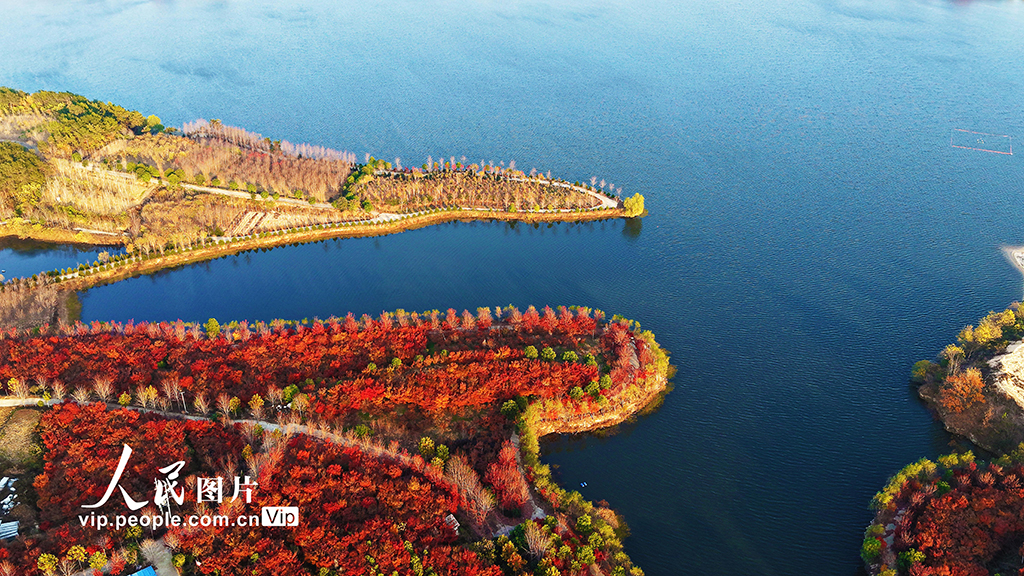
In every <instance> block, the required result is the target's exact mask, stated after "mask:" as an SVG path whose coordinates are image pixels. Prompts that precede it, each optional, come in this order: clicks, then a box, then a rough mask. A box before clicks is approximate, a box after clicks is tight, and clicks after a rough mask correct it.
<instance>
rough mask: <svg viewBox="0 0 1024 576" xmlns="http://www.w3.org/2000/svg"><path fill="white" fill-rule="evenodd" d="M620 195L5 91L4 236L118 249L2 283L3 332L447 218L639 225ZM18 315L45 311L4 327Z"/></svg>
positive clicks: (517, 173)
mask: <svg viewBox="0 0 1024 576" xmlns="http://www.w3.org/2000/svg"><path fill="white" fill-rule="evenodd" d="M616 194H621V188H616V187H615V186H614V185H613V184H608V183H606V182H605V181H604V180H601V181H600V182H598V180H597V178H596V177H592V178H591V179H590V183H589V184H585V183H581V182H575V183H570V182H566V181H563V180H560V179H557V178H552V177H551V174H550V172H549V173H547V174H546V175H545V174H540V173H538V172H537V171H536V170H531V171H530V172H529V173H525V172H523V171H521V170H519V169H517V167H516V165H515V162H514V161H510V162H509V163H508V165H507V166H506V165H505V163H504V162H500V163H498V164H495V163H493V162H486V163H485V162H484V161H482V160H481V161H479V162H470V161H468V160H467V159H466V158H465V157H462V158H460V159H456V158H455V157H449V158H438V159H433V158H430V157H428V158H427V161H426V162H425V163H423V164H422V165H421V166H416V167H411V166H403V165H402V161H401V159H399V158H395V159H394V161H393V162H389V161H384V160H380V159H376V158H373V157H371V156H369V155H366V156H365V157H364V159H363V162H362V163H360V162H358V161H357V159H356V157H355V155H354V154H352V153H350V152H344V151H338V150H332V149H329V148H324V147H322V146H313V145H309V144H292V143H290V142H287V141H281V140H271V139H270V138H265V137H263V136H262V135H259V134H254V133H252V132H248V131H246V130H244V129H241V128H235V127H231V126H227V125H225V124H223V123H221V122H220V121H218V120H210V121H206V120H197V121H195V122H188V123H185V125H183V126H182V127H181V128H171V127H165V126H163V125H162V124H161V121H160V119H159V118H158V117H157V116H155V115H149V116H144V115H143V114H141V113H140V112H137V111H132V110H127V109H125V108H123V107H121V106H118V105H116V104H113V103H103V102H99V101H95V100H89V99H88V98H85V97H83V96H79V95H76V94H70V93H66V92H59V93H58V92H47V91H40V92H36V93H34V94H27V93H25V92H21V91H18V90H13V89H10V88H0V236H16V237H19V238H32V239H36V240H41V241H47V242H65V243H82V244H98V245H112V246H117V247H119V249H118V250H117V251H116V252H118V253H117V254H115V255H109V254H105V255H103V256H102V257H101V258H99V259H97V260H96V261H95V262H92V263H83V264H81V265H79V266H78V267H77V268H75V269H61V270H41V271H39V273H38V274H36V275H34V276H32V277H30V278H15V279H11V278H2V277H0V286H2V287H3V289H4V290H5V291H6V292H10V291H12V290H13V291H15V292H17V293H19V294H20V295H19V296H12V295H11V294H10V293H8V294H7V296H6V298H4V297H2V296H0V300H3V301H0V325H10V324H11V323H14V324H16V325H21V326H30V325H38V324H39V323H42V322H43V321H53V320H55V319H56V316H55V314H57V312H58V310H59V309H60V308H61V307H62V306H64V304H63V302H64V301H65V300H66V295H67V293H68V292H69V291H71V290H80V289H84V288H88V287H90V286H94V285H96V284H100V283H105V282H110V281H116V280H119V279H122V278H125V277H129V276H132V275H136V274H141V273H149V272H153V271H156V270H159V269H162V268H167V267H172V266H177V265H181V264H185V263H188V262H194V261H200V260H207V259H211V258H216V257H218V256H220V255H224V254H229V253H236V252H240V251H243V250H249V249H254V248H264V247H270V246H275V245H281V244H289V243H295V242H310V241H316V240H321V239H324V238H329V237H338V236H367V235H381V234H389V233H394V232H401V231H403V230H407V229H411V228H416V227H422V226H427V225H431V224H436V223H439V222H446V221H451V220H456V219H459V220H467V219H500V220H517V221H526V222H539V221H578V220H593V219H608V218H616V217H627V218H632V217H638V216H641V215H643V214H644V213H645V210H644V199H643V196H641V195H639V194H635V195H634V196H632V197H630V198H626V199H620V198H619V196H617V195H616ZM120 247H123V251H122V250H121V248H120ZM45 287H50V289H49V290H46V291H45V292H46V293H44V294H38V293H34V292H35V290H36V289H38V288H45ZM28 291H31V292H32V293H31V294H29V293H28ZM7 300H11V302H7ZM14 308H20V309H25V310H28V309H33V310H36V309H38V313H36V314H30V315H29V317H27V318H14V319H7V321H6V322H5V318H4V310H7V311H8V312H10V311H11V310H12V309H14ZM64 319H65V320H67V319H68V318H64Z"/></svg>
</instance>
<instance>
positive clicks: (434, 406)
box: [0, 307, 670, 576]
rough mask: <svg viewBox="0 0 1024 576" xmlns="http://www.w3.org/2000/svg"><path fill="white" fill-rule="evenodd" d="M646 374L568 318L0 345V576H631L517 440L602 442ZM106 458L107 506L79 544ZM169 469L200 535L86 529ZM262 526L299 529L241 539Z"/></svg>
mask: <svg viewBox="0 0 1024 576" xmlns="http://www.w3.org/2000/svg"><path fill="white" fill-rule="evenodd" d="M669 375H670V365H669V361H668V356H667V354H666V353H665V352H664V351H663V350H661V348H660V347H659V346H658V344H657V343H656V342H655V340H654V337H653V335H652V334H651V333H650V332H644V331H641V330H640V329H639V325H638V324H636V323H634V322H631V321H628V320H625V319H621V318H618V317H615V318H613V319H611V320H608V319H606V318H605V316H604V313H602V312H600V311H597V310H590V309H587V308H577V307H572V308H565V307H559V308H558V309H557V310H553V309H551V308H547V307H545V308H544V309H543V310H537V309H535V308H533V307H530V308H529V309H527V310H526V311H524V312H521V311H519V310H518V309H516V308H514V307H508V308H504V309H490V308H479V309H478V310H477V311H476V312H475V313H472V312H469V311H468V310H467V311H463V312H462V313H461V314H460V313H458V312H457V311H455V310H448V311H447V312H443V313H442V312H439V311H437V310H434V311H427V312H424V313H407V312H405V311H403V310H397V311H395V312H394V313H383V314H381V315H380V317H379V318H371V317H369V316H363V317H362V318H361V319H356V318H355V317H353V316H352V315H351V314H349V315H348V316H347V317H345V318H334V317H332V318H330V319H328V320H325V321H321V320H314V321H312V322H308V321H303V322H285V321H274V322H271V323H269V324H267V323H262V322H258V323H254V324H250V323H247V322H232V323H230V324H226V325H222V324H220V323H218V322H217V321H216V320H213V319H211V320H210V321H209V322H207V323H206V324H205V325H196V324H186V323H183V322H181V321H178V322H175V323H167V322H164V323H159V324H156V323H154V324H145V323H142V324H132V323H128V324H119V323H109V324H102V323H98V322H97V323H94V324H92V325H90V326H87V325H83V324H81V323H78V324H74V325H61V326H45V327H42V328H41V329H40V330H35V331H32V332H29V333H26V332H19V331H17V330H12V331H5V332H4V333H2V334H0V379H2V380H3V382H5V383H6V386H5V387H4V392H6V393H7V394H8V397H7V398H0V437H2V438H3V439H4V446H3V447H2V448H0V463H5V464H7V465H6V466H5V467H4V469H5V470H6V472H5V474H4V475H5V476H7V478H4V482H5V483H9V484H11V485H13V486H14V487H15V488H16V489H15V490H13V491H11V494H13V496H12V498H13V503H12V501H11V500H4V501H3V505H0V523H3V522H6V521H15V522H18V524H17V525H16V529H17V530H18V531H19V534H20V536H19V537H18V538H17V539H16V540H14V541H13V542H11V543H9V544H6V545H3V544H0V574H40V575H50V574H54V573H73V572H74V573H77V572H81V571H83V570H88V569H90V568H91V569H95V570H101V571H103V572H104V573H110V574H128V573H132V572H134V570H136V569H140V568H142V567H144V566H147V565H152V566H154V567H155V568H156V569H157V573H158V574H176V573H181V574H185V575H188V576H198V575H199V574H242V573H245V574H254V575H267V576H270V575H279V574H311V575H316V576H341V575H347V574H380V575H387V574H393V573H400V574H432V575H435V576H442V575H467V576H468V575H485V576H500V575H503V574H504V575H514V576H526V575H528V574H543V575H544V576H582V575H584V574H606V575H614V576H625V575H630V576H642V574H643V571H642V570H641V569H640V568H639V567H636V566H634V565H633V564H632V562H631V561H630V559H629V557H628V556H627V555H626V554H625V553H624V552H623V549H622V543H621V539H622V537H623V536H624V535H625V534H626V527H625V524H624V523H623V522H622V520H621V518H619V517H618V516H617V515H616V514H615V513H614V512H613V511H612V510H611V509H609V508H608V506H607V504H606V503H603V502H602V503H599V504H597V505H595V504H593V503H591V502H588V501H586V500H585V499H584V498H583V497H582V496H581V495H580V494H579V493H578V492H575V491H569V490H565V489H563V488H561V487H559V486H558V485H557V484H556V483H555V482H554V481H553V480H552V478H551V473H550V470H549V468H548V467H547V466H545V465H543V464H542V463H541V462H540V459H539V445H538V438H539V437H540V436H542V435H544V434H550V433H564V432H572V433H575V432H581V431H586V430H592V429H596V428H599V427H603V426H608V425H612V424H615V423H618V422H621V421H623V420H625V419H627V418H629V417H631V416H632V415H634V414H636V413H637V412H639V411H640V410H641V409H643V408H644V407H645V406H648V405H650V404H651V403H652V402H655V401H657V400H658V398H659V397H660V396H661V395H662V394H664V393H665V392H666V390H667V386H666V385H667V380H668V377H669ZM3 406H6V407H7V408H3ZM5 422H6V424H5ZM124 446H129V447H130V448H132V449H133V451H131V454H130V459H131V466H130V468H129V470H130V473H126V474H125V475H124V476H121V479H120V483H119V486H120V488H121V490H122V491H123V492H124V493H125V494H126V497H125V498H124V499H123V498H122V497H121V495H120V494H119V493H118V494H115V497H114V498H111V499H109V501H108V500H107V499H106V498H103V502H102V503H101V504H102V505H101V506H100V507H99V508H98V509H96V510H95V511H94V512H95V513H94V514H92V515H89V514H90V513H88V512H86V513H84V514H85V516H86V521H85V522H82V521H81V518H82V517H83V508H82V507H83V506H86V505H91V504H92V503H93V502H95V501H99V500H100V499H101V498H102V496H103V493H104V490H105V489H106V487H107V485H108V484H110V485H111V486H113V484H112V483H111V478H112V477H115V474H116V471H115V469H117V467H118V465H119V462H120V461H121V459H123V458H124V453H125V450H124V449H123V447H124ZM175 462H181V463H182V464H181V467H180V468H179V469H177V470H176V471H175V474H176V475H175V476H174V477H173V478H172V479H176V481H177V482H176V484H175V485H174V486H181V487H184V489H183V490H182V491H181V493H182V495H183V496H182V499H181V500H178V501H177V503H176V504H175V503H174V502H171V503H170V506H172V507H173V513H174V514H176V515H178V516H180V517H183V518H204V517H210V516H211V515H212V516H213V517H214V518H215V519H216V518H220V519H221V520H220V521H221V523H220V524H213V525H210V526H205V527H199V528H197V527H196V526H188V525H182V526H176V525H173V523H172V525H167V524H165V525H163V526H160V527H156V528H154V527H153V525H152V524H150V526H148V527H147V526H146V524H144V523H142V524H139V525H130V526H121V527H117V528H113V527H111V528H108V529H98V528H97V526H98V524H97V522H99V523H103V522H106V521H107V520H103V521H98V520H96V519H97V518H99V517H103V518H105V519H106V518H111V519H112V518H116V517H118V515H121V516H122V517H123V516H124V515H129V516H132V517H144V516H147V517H152V516H160V515H161V511H162V509H158V508H157V506H155V505H153V504H150V505H148V506H146V507H144V508H141V509H135V510H136V511H135V512H134V515H133V512H132V511H131V510H129V508H127V507H126V506H125V503H126V502H127V495H129V494H130V495H131V496H132V497H133V498H134V499H135V500H145V501H146V502H148V501H149V499H150V497H151V496H152V494H153V486H154V484H153V482H154V479H156V478H164V477H166V476H167V474H168V470H169V469H170V467H169V466H168V465H169V464H172V463H175ZM217 477H219V478H227V479H228V480H226V481H225V482H226V483H225V492H224V498H223V501H222V502H221V501H220V500H217V501H214V502H212V503H211V502H210V499H208V498H207V497H206V494H205V493H204V492H202V491H197V490H198V488H197V487H198V486H200V482H202V481H204V480H206V479H208V478H217ZM11 478H13V479H14V480H15V481H14V482H13V483H11V482H10V479H11ZM231 479H239V480H234V482H235V486H236V490H237V489H238V488H237V486H238V485H239V482H243V481H244V483H245V486H249V487H251V488H252V491H253V494H252V499H251V501H250V499H249V498H246V499H245V502H244V503H243V502H242V501H241V500H238V501H235V499H234V498H232V499H231V501H229V500H228V498H227V495H229V494H230V493H231V491H230V488H231V482H232V480H231ZM172 488H173V487H172ZM4 489H5V485H4V484H0V491H2V490H4ZM159 492H160V490H159V489H157V495H158V496H159ZM122 500H124V501H122ZM146 502H144V503H143V506H145V505H146ZM7 504H10V506H6V508H5V507H4V506H5V505H7ZM266 507H286V508H287V507H291V509H297V510H298V516H299V520H298V522H297V524H296V525H293V527H274V526H268V525H266V524H265V523H264V524H262V525H261V524H260V523H259V522H256V523H255V524H253V523H251V522H249V523H243V522H242V521H241V520H244V519H247V518H256V517H258V516H259V515H260V510H261V508H262V509H263V510H266V509H267V508H266ZM5 516H6V517H5ZM90 519H92V520H90ZM240 519H241V520H240ZM90 522H92V523H91V524H90ZM111 522H113V520H111ZM140 522H142V521H141V520H140ZM0 525H2V524H0ZM111 526H113V524H111Z"/></svg>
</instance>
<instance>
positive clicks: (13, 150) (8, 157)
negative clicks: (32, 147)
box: [0, 142, 46, 214]
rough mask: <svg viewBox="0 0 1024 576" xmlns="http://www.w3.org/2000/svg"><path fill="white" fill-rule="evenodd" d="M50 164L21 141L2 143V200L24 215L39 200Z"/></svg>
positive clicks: (0, 191)
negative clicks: (25, 210) (26, 207)
mask: <svg viewBox="0 0 1024 576" xmlns="http://www.w3.org/2000/svg"><path fill="white" fill-rule="evenodd" d="M45 182H46V165H45V164H44V163H43V161H42V160H40V159H39V157H38V156H36V155H35V154H33V153H32V152H30V151H29V150H27V149H26V148H25V147H24V146H22V145H21V144H15V143H13V142H0V203H2V205H3V206H4V207H5V208H8V209H12V210H14V211H15V212H16V213H18V214H21V213H22V211H23V209H24V207H25V205H26V204H31V205H34V204H35V203H38V202H39V199H40V192H41V190H42V188H43V184H44V183H45Z"/></svg>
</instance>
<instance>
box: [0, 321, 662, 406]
mask: <svg viewBox="0 0 1024 576" xmlns="http://www.w3.org/2000/svg"><path fill="white" fill-rule="evenodd" d="M546 310H547V312H546V313H544V314H543V315H542V314H541V313H539V312H537V311H536V310H534V309H533V308H532V307H531V309H530V310H528V311H527V312H526V313H525V314H520V313H519V312H518V311H517V310H515V309H514V308H512V309H510V310H509V311H508V312H506V316H507V318H506V319H505V321H503V322H500V323H496V324H492V323H491V321H492V317H491V315H490V313H489V312H487V314H486V316H485V315H484V312H483V311H482V312H481V313H480V316H481V320H478V319H477V318H476V317H475V316H473V315H471V314H469V313H468V312H467V313H466V314H464V315H462V316H461V317H460V316H459V315H458V314H456V313H455V311H454V310H450V311H449V313H448V315H447V317H446V318H443V317H442V316H441V315H440V314H437V313H429V314H425V315H422V316H421V315H417V314H408V315H407V314H404V313H400V314H395V315H392V314H388V313H385V314H383V315H382V316H381V317H380V318H379V319H376V320H375V319H372V318H370V317H368V316H364V317H363V318H362V319H361V321H356V320H355V318H353V317H352V316H351V315H349V317H347V318H344V319H331V320H328V321H326V322H320V321H315V322H313V323H312V324H311V325H309V326H307V325H304V324H292V325H285V324H284V323H277V322H275V323H272V325H266V324H263V323H259V324H257V325H255V326H250V325H248V324H247V323H245V322H243V323H240V324H239V325H238V326H236V327H234V328H225V329H223V330H221V331H220V333H219V334H216V335H213V334H203V333H201V332H199V331H198V329H197V328H196V327H194V326H193V327H187V326H186V325H185V324H184V323H181V322H180V321H179V322H178V323H176V324H170V323H160V324H137V325H136V324H132V323H128V324H116V325H100V324H99V323H95V324H94V325H93V326H91V327H89V326H85V325H78V326H76V327H71V328H68V329H65V330H63V331H58V330H54V331H52V332H57V333H52V334H51V333H50V332H51V330H49V329H47V328H44V330H43V334H42V335H39V336H28V337H25V336H20V337H10V335H8V337H5V338H2V339H0V379H2V381H4V382H8V381H10V380H11V379H16V380H20V381H23V382H26V383H27V384H28V385H31V384H32V383H34V384H36V385H37V386H43V387H46V388H48V389H50V390H52V389H53V388H54V386H55V385H56V383H60V385H61V387H62V388H63V389H64V390H67V391H69V392H70V391H71V390H74V389H80V390H84V391H85V392H86V393H88V392H92V393H93V397H97V398H98V397H100V395H101V391H100V390H97V386H98V385H99V386H105V387H108V388H109V398H107V399H108V400H111V399H116V398H117V397H118V396H119V395H120V394H122V393H128V394H136V395H138V393H139V391H140V390H141V389H144V388H146V387H150V386H153V387H154V388H157V389H158V391H163V392H164V394H163V396H162V397H164V398H166V400H167V401H171V402H173V401H176V400H178V399H179V398H180V395H181V394H182V393H184V395H185V398H186V400H187V401H188V402H190V403H194V400H195V399H197V398H200V397H201V398H203V399H205V401H206V402H208V403H210V404H211V405H212V404H213V403H214V402H215V401H216V399H217V398H218V397H220V396H221V395H226V396H228V397H237V398H238V399H239V400H240V402H241V404H242V405H243V406H248V405H249V404H250V402H251V400H252V398H253V396H254V395H260V396H261V397H262V398H263V399H271V398H273V397H275V396H276V395H277V392H275V390H277V391H280V390H282V389H285V388H287V387H288V386H295V387H297V388H299V389H300V390H301V392H303V393H305V394H307V395H308V397H309V402H310V406H309V408H310V409H311V410H312V411H313V412H315V413H316V414H319V415H320V417H321V418H323V419H327V420H330V421H336V420H340V419H343V418H345V417H346V416H349V415H351V414H352V413H354V412H368V413H374V414H381V413H386V412H389V411H391V410H393V409H394V408H395V407H396V406H407V407H412V408H416V409H417V410H418V411H420V412H421V413H422V414H424V415H427V416H431V415H437V414H440V413H453V412H454V413H456V414H458V413H460V412H462V411H465V410H472V409H477V408H480V407H484V406H493V405H494V404H495V403H500V402H501V401H504V400H508V399H511V398H514V397H516V396H533V397H538V398H555V397H561V396H564V395H565V394H566V393H567V392H568V391H569V390H570V389H572V388H573V387H586V386H587V385H588V384H590V383H591V382H594V381H596V380H597V379H598V377H599V375H600V374H599V371H598V365H597V363H596V361H595V362H592V363H590V364H588V363H586V362H583V361H582V359H583V358H584V357H585V355H586V354H591V353H593V354H594V355H595V356H600V357H601V359H602V360H603V361H604V362H605V363H606V364H607V365H609V366H612V367H613V368H612V372H611V374H612V379H613V381H614V382H615V384H623V383H625V382H626V380H627V379H629V378H630V377H631V376H632V375H633V373H632V372H633V371H631V369H630V366H629V364H630V359H629V357H627V356H626V355H624V354H620V352H622V351H623V350H624V348H623V346H624V343H625V342H626V341H627V340H628V334H629V331H628V330H626V329H625V328H623V327H622V326H621V325H619V324H617V323H612V324H609V325H607V326H606V327H603V328H601V329H600V330H599V329H598V326H597V320H596V319H595V318H593V317H592V315H591V312H590V311H589V310H586V309H580V310H576V311H571V310H568V309H564V308H562V309H561V314H559V313H556V312H555V311H553V310H551V309H550V308H548V309H546ZM467 324H471V325H472V326H471V327H466V325H467ZM60 332H73V334H72V335H66V334H63V333H60ZM598 333H600V335H601V337H600V338H597V339H595V338H594V335H595V334H598ZM527 346H534V348H536V349H542V348H544V347H550V348H552V350H556V351H557V353H558V354H559V356H561V355H562V353H563V351H569V350H571V351H573V352H574V353H576V352H578V354H577V358H578V361H570V362H566V361H558V360H555V361H547V360H544V359H541V358H527V357H525V356H524V354H525V352H524V350H525V349H526V347H527ZM641 347H642V344H641ZM484 383H486V386H484V385H483V384H484ZM169 390H174V391H175V392H176V393H172V394H167V393H166V392H167V391H169ZM190 408H191V407H190Z"/></svg>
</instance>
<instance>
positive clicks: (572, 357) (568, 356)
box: [562, 350, 580, 362]
mask: <svg viewBox="0 0 1024 576" xmlns="http://www.w3.org/2000/svg"><path fill="white" fill-rule="evenodd" d="M579 359H580V357H579V356H578V355H577V354H576V353H575V352H573V351H572V350H566V351H565V352H564V353H563V354H562V361H564V362H579Z"/></svg>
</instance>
